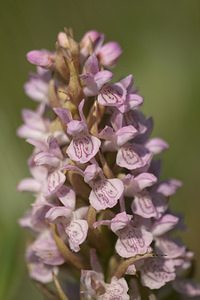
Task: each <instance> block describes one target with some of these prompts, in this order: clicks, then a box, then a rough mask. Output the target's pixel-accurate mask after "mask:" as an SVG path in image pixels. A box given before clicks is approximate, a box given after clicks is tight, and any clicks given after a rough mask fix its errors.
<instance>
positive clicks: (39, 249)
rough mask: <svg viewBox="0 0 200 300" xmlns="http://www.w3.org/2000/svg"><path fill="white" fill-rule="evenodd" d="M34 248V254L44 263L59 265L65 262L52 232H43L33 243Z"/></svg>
mask: <svg viewBox="0 0 200 300" xmlns="http://www.w3.org/2000/svg"><path fill="white" fill-rule="evenodd" d="M32 249H33V252H34V254H35V255H36V256H37V257H38V258H39V259H40V260H41V262H43V263H44V264H48V265H52V266H57V265H62V264H63V263H64V261H65V260H64V258H63V257H62V255H61V253H60V251H59V249H58V247H57V245H56V242H55V240H54V238H53V237H52V236H50V234H48V235H47V234H46V233H43V234H42V236H40V237H39V238H38V239H37V240H36V241H35V242H34V243H33V244H32Z"/></svg>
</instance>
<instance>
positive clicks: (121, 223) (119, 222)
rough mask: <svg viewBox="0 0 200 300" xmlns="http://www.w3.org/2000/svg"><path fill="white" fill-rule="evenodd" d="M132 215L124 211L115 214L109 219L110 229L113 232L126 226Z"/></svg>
mask: <svg viewBox="0 0 200 300" xmlns="http://www.w3.org/2000/svg"><path fill="white" fill-rule="evenodd" d="M132 217H133V216H131V215H128V214H127V213H126V212H125V211H124V212H122V213H119V214H117V215H116V216H115V217H114V218H113V219H112V220H111V230H112V231H113V232H115V233H117V231H118V230H120V229H122V228H124V227H126V226H127V225H128V224H129V222H130V220H131V219H132Z"/></svg>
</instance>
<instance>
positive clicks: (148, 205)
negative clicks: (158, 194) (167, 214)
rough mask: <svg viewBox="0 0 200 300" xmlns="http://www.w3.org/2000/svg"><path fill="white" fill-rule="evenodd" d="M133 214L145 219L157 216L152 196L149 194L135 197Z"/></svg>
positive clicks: (132, 207) (132, 206)
mask: <svg viewBox="0 0 200 300" xmlns="http://www.w3.org/2000/svg"><path fill="white" fill-rule="evenodd" d="M131 209H132V212H133V213H134V214H136V215H139V216H141V217H143V218H152V217H154V218H155V217H156V216H157V212H156V209H155V206H154V205H153V202H152V200H151V196H150V194H148V193H145V192H143V193H140V194H138V195H136V196H135V197H134V200H133V202H132V205H131Z"/></svg>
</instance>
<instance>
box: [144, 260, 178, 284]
mask: <svg viewBox="0 0 200 300" xmlns="http://www.w3.org/2000/svg"><path fill="white" fill-rule="evenodd" d="M140 271H141V281H142V284H143V285H144V286H147V287H149V288H150V289H159V288H161V287H162V286H164V285H165V283H166V282H168V281H172V280H174V279H175V277H176V275H175V273H174V265H173V262H172V261H171V260H164V259H160V258H157V257H153V258H147V259H146V260H145V263H144V264H143V266H142V268H141V269H140Z"/></svg>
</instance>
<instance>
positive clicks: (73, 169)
mask: <svg viewBox="0 0 200 300" xmlns="http://www.w3.org/2000/svg"><path fill="white" fill-rule="evenodd" d="M64 170H68V171H71V172H74V173H76V174H79V175H81V176H83V177H84V172H83V171H82V170H81V169H79V168H78V167H77V166H74V165H69V164H67V165H64V166H63V167H62V168H61V171H64Z"/></svg>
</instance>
